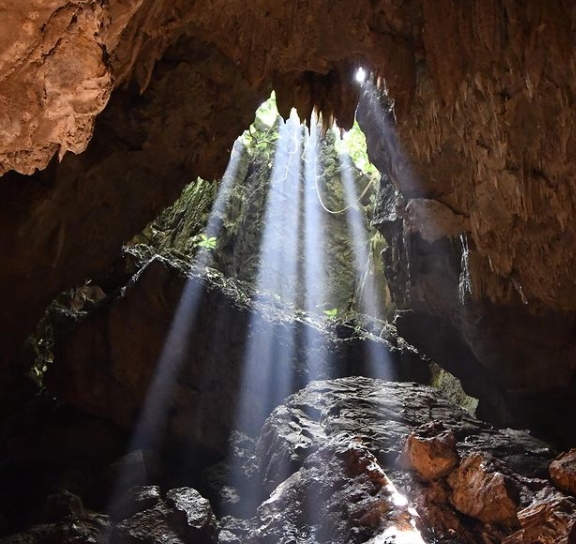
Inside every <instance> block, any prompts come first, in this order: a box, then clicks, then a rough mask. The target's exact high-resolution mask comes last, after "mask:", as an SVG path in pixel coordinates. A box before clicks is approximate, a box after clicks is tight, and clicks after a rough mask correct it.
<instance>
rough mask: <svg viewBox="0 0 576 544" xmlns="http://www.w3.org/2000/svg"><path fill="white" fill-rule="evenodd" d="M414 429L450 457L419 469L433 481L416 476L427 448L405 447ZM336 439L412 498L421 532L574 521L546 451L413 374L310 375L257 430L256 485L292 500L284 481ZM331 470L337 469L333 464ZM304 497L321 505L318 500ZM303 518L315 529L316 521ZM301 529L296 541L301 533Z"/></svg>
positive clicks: (522, 529)
mask: <svg viewBox="0 0 576 544" xmlns="http://www.w3.org/2000/svg"><path fill="white" fill-rule="evenodd" d="M434 435H435V436H436V438H434ZM416 437H417V438H418V439H420V441H423V440H430V441H431V443H432V444H434V443H435V442H434V440H436V441H439V442H440V444H441V447H440V450H439V452H440V453H439V461H442V460H443V459H446V458H447V459H449V462H448V463H447V464H445V465H442V469H441V470H440V471H437V470H436V466H434V467H433V470H432V471H431V472H424V474H425V476H434V478H435V479H434V480H433V481H429V482H426V481H422V480H423V479H426V478H422V468H421V467H426V469H429V468H430V462H431V460H433V457H434V454H433V448H430V447H425V448H423V449H422V450H418V449H417V448H413V446H411V445H410V444H412V443H413V441H414V440H415V438H416ZM342 444H345V445H346V447H351V448H353V447H361V448H366V450H367V451H369V452H371V454H373V455H374V463H375V464H377V465H378V466H380V467H381V469H382V470H383V471H384V472H385V473H386V474H387V475H388V476H389V477H390V479H391V480H392V481H393V482H394V483H395V485H396V486H397V487H398V488H399V489H400V491H401V493H402V494H403V495H404V496H405V497H406V499H407V501H408V502H409V503H410V504H411V505H412V506H414V507H415V508H416V511H417V512H418V514H419V517H418V519H417V520H416V525H417V527H418V528H419V529H420V530H421V533H422V537H423V538H424V541H425V542H451V543H454V542H456V543H475V542H482V543H485V542H502V541H503V540H504V539H506V538H508V539H510V542H529V538H532V537H534V535H537V534H541V535H548V537H547V538H550V535H554V537H555V538H557V539H558V542H564V541H566V542H569V540H563V539H567V538H569V536H568V535H570V531H572V521H570V520H571V519H574V520H576V517H575V516H576V502H574V501H573V499H571V498H570V497H568V496H566V495H562V494H561V493H560V492H559V491H558V490H557V489H555V488H554V486H553V485H552V483H551V482H550V481H549V480H547V479H544V478H545V476H546V473H547V470H548V466H549V464H550V462H551V460H552V459H553V452H552V451H550V450H549V449H548V448H547V446H546V445H545V444H544V443H542V442H540V441H539V440H537V439H535V438H533V437H531V436H530V435H529V434H528V433H526V432H524V431H516V430H511V429H501V430H498V429H494V428H492V427H490V426H489V425H487V424H485V423H482V422H480V421H478V420H476V419H474V418H472V417H470V416H469V415H468V414H467V413H466V412H464V411H463V410H462V409H460V408H458V407H456V406H454V405H452V404H451V403H449V402H448V401H446V400H445V399H443V398H442V396H441V395H440V394H439V393H438V391H437V390H434V389H432V388H428V387H424V386H417V385H415V384H402V383H387V382H383V381H380V380H371V379H366V378H356V377H350V378H341V379H337V380H332V381H323V382H314V383H312V384H310V385H309V386H308V387H307V388H306V389H304V390H302V391H300V392H298V393H297V394H295V395H293V396H292V397H291V398H290V399H288V401H287V402H286V403H285V404H284V405H283V406H281V407H279V408H277V409H276V410H275V411H274V412H273V413H272V415H271V417H270V418H269V419H268V420H267V421H266V424H265V425H264V428H263V431H262V433H261V435H260V438H259V440H258V445H257V458H258V461H259V467H260V471H261V477H262V485H263V486H264V489H266V490H273V491H272V495H271V496H272V497H274V502H278V501H279V500H280V497H281V496H282V495H283V494H285V501H286V504H287V505H288V504H291V501H290V499H289V497H291V496H292V495H291V494H293V493H294V491H293V487H292V482H293V481H295V480H298V479H299V478H302V477H303V475H304V474H306V471H307V470H308V466H309V463H312V465H313V459H315V458H316V456H317V455H319V453H318V452H321V451H325V450H326V448H328V449H329V448H330V447H338V446H337V445H340V446H341V445H342ZM355 445H356V446H355ZM435 447H438V442H436V446H435ZM403 448H404V453H403V459H404V461H403V462H406V461H407V454H406V452H407V451H410V450H411V451H412V454H413V458H412V461H411V462H410V463H407V464H410V465H411V468H412V469H413V470H414V472H412V473H411V472H410V471H409V472H401V471H399V470H398V464H397V462H396V457H397V456H398V454H400V452H401V451H402V450H403ZM446 450H447V451H449V452H451V453H448V454H446ZM418 451H420V452H421V455H422V457H421V458H419V457H417V453H418ZM456 453H457V456H456ZM459 459H460V460H459ZM401 464H402V463H401ZM419 470H420V475H419V473H418V471H419ZM290 474H292V475H291V476H289V475H290ZM332 475H333V476H334V477H335V478H336V479H338V478H339V476H338V475H337V473H336V471H333V472H332ZM364 476H365V475H364ZM286 478H288V479H287V480H286ZM428 479H429V478H428ZM322 481H323V482H324V480H322ZM287 482H290V485H287ZM345 482H349V481H348V480H346V479H345V478H344V479H343V481H342V482H340V485H343V486H345V485H347V483H345ZM276 485H278V487H275V486H276ZM310 485H311V486H312V487H314V486H316V487H321V485H322V484H319V483H318V482H316V483H314V484H312V483H311V484H310ZM334 485H335V486H336V487H338V485H336V484H334ZM553 497H554V498H553ZM554 501H560V502H559V503H557V504H558V505H560V504H561V505H562V507H561V508H560V506H559V509H558V511H557V513H556V514H554V520H556V519H557V522H556V521H553V522H551V523H548V522H546V521H544V518H545V516H546V515H547V514H546V512H547V513H548V514H550V513H551V512H552V511H553V509H554V507H553V506H552V505H553V504H556V503H555V502H554ZM295 502H297V501H295ZM311 502H312V503H313V504H316V505H317V508H321V506H318V505H319V504H320V503H321V502H322V501H318V500H312V501H311ZM264 504H266V503H264ZM347 504H348V503H347ZM343 508H345V507H343ZM297 511H299V510H298V507H296V506H295V507H294V512H293V513H292V510H290V512H291V513H290V514H286V512H285V514H284V515H285V516H290V515H294V516H297V515H298V514H297ZM264 512H267V511H266V510H260V509H259V510H258V512H257V516H256V518H255V521H254V523H255V524H256V525H258V524H260V525H259V527H260V528H262V527H265V528H266V531H269V530H270V528H269V527H268V526H267V525H266V523H265V520H266V519H268V518H265V517H262V514H263V513H264ZM571 516H572V517H571ZM320 517H321V518H322V520H323V519H324V516H320ZM308 523H309V524H310V526H311V529H309V530H312V531H315V530H316V529H315V527H316V526H317V525H318V524H320V525H321V523H322V522H320V521H318V520H314V519H311V520H308ZM379 527H380V529H376V528H375V527H372V529H371V531H373V532H372V533H370V535H368V534H366V533H364V536H363V538H364V539H365V540H363V541H369V539H370V538H376V535H380V536H379V537H378V538H382V539H383V540H382V541H383V542H388V541H387V540H385V537H384V536H383V535H384V534H385V531H382V529H381V527H382V526H379ZM305 532H306V531H305ZM369 532H370V531H369ZM315 534H316V533H315ZM318 534H322V533H321V532H320V533H318ZM302 538H303V539H302V540H298V539H296V541H297V542H299V541H302V542H308V540H306V538H304V537H302ZM316 538H320V537H318V535H316ZM351 538H352V537H351ZM414 538H416V537H414ZM523 539H524V540H523ZM310 541H311V542H313V541H314V542H315V541H319V542H322V540H310ZM361 541H362V540H361ZM343 542H345V540H343ZM390 542H393V540H390ZM414 542H418V540H414Z"/></svg>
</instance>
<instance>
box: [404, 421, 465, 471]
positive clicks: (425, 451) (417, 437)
mask: <svg viewBox="0 0 576 544" xmlns="http://www.w3.org/2000/svg"><path fill="white" fill-rule="evenodd" d="M459 460H460V458H459V456H458V453H457V452H456V438H455V437H454V433H453V432H452V431H449V430H447V429H445V427H444V425H442V423H441V422H432V423H428V424H426V425H424V426H422V427H420V428H419V429H417V430H416V431H414V432H412V433H410V434H409V435H408V438H407V439H406V442H405V443H404V448H403V450H402V453H401V454H400V456H399V457H398V460H397V464H398V465H399V466H400V467H401V468H405V469H409V470H413V471H414V472H415V473H416V475H417V476H418V478H420V479H421V480H424V481H431V480H436V479H438V478H442V477H444V476H447V475H448V474H449V473H450V472H451V471H452V470H453V469H454V468H455V467H456V466H457V465H458V461H459Z"/></svg>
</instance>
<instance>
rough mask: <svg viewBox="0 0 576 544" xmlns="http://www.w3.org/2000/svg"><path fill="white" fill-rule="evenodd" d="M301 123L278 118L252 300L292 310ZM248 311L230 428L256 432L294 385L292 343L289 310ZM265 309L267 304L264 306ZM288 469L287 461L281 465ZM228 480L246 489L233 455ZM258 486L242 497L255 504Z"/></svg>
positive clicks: (296, 285) (295, 284)
mask: <svg viewBox="0 0 576 544" xmlns="http://www.w3.org/2000/svg"><path fill="white" fill-rule="evenodd" d="M301 135H302V127H301V125H300V121H299V119H298V118H297V116H295V115H294V114H293V115H292V116H291V117H290V118H289V119H288V120H287V121H286V122H283V121H282V120H279V136H278V139H277V141H276V152H275V156H274V163H273V166H272V172H271V178H270V184H269V188H268V199H267V202H266V210H265V213H264V221H263V227H262V228H263V229H264V230H263V233H262V236H261V243H260V249H259V265H258V273H257V278H256V295H255V299H256V303H257V304H258V303H259V302H262V303H264V302H265V301H268V305H269V306H270V301H274V300H276V301H280V302H281V304H283V305H285V306H286V307H287V309H288V311H289V312H293V311H294V310H295V306H296V305H297V303H298V300H297V299H298V297H297V293H298V292H299V282H298V271H299V267H298V262H299V230H300V213H299V210H300V207H301V202H300V199H301V194H300V183H299V182H300V177H301V142H302V138H301ZM261 309H262V310H263V311H267V310H265V309H264V305H263V307H262V308H257V309H256V311H255V312H253V313H252V316H251V318H250V323H249V325H248V333H247V335H248V336H247V339H246V345H245V348H244V361H243V367H242V369H241V375H240V387H239V391H238V400H237V407H236V416H235V418H236V420H235V425H234V428H235V429H238V430H240V431H243V432H247V433H248V434H251V435H254V434H256V433H257V432H258V431H259V430H260V428H261V426H262V424H263V422H264V420H265V418H266V417H267V416H268V415H269V414H270V412H271V411H272V409H273V408H274V407H275V406H276V405H277V404H279V403H280V402H282V401H283V400H284V399H285V398H286V396H288V394H289V393H291V392H292V391H293V389H294V386H295V384H294V381H295V379H296V378H295V375H294V365H295V353H294V346H295V344H296V337H295V336H296V330H295V320H294V319H293V318H292V317H293V316H292V315H290V316H286V315H282V316H280V317H278V316H272V315H260V314H261ZM268 311H269V310H268ZM280 470H286V471H287V470H288V467H284V468H282V467H281V468H280ZM228 483H229V484H230V485H232V486H233V487H235V488H237V489H238V490H240V493H241V494H244V491H245V486H246V482H245V478H244V474H243V469H242V466H241V462H240V461H239V460H238V459H237V458H236V457H233V459H232V463H231V470H230V473H229V476H228ZM260 494H261V492H260V490H258V491H257V493H256V496H253V495H254V493H252V494H249V498H246V499H245V500H246V501H248V502H249V501H250V500H252V501H253V503H254V504H253V506H255V505H256V504H257V503H258V501H259V498H260V497H259V496H260Z"/></svg>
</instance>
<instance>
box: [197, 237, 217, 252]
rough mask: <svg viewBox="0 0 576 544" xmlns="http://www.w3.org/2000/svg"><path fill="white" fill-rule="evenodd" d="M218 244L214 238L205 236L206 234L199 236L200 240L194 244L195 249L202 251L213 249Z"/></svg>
mask: <svg viewBox="0 0 576 544" xmlns="http://www.w3.org/2000/svg"><path fill="white" fill-rule="evenodd" d="M217 243H218V238H216V236H207V235H206V234H201V235H200V240H198V242H196V247H203V248H204V249H215V248H216V244H217Z"/></svg>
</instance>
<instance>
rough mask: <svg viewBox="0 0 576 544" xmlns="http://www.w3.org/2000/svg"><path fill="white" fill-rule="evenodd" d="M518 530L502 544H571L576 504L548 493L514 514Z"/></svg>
mask: <svg viewBox="0 0 576 544" xmlns="http://www.w3.org/2000/svg"><path fill="white" fill-rule="evenodd" d="M518 520H519V522H520V525H521V527H522V528H521V529H520V530H519V531H517V532H516V533H514V534H512V535H511V536H510V537H508V538H506V539H505V540H503V544H533V543H534V542H538V544H573V543H574V542H576V502H575V501H574V500H573V499H570V498H568V497H565V496H559V495H555V494H554V493H549V494H548V495H544V496H542V497H539V498H538V499H537V500H535V501H534V503H533V504H531V505H530V506H528V507H527V508H524V509H522V510H520V511H519V512H518Z"/></svg>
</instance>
